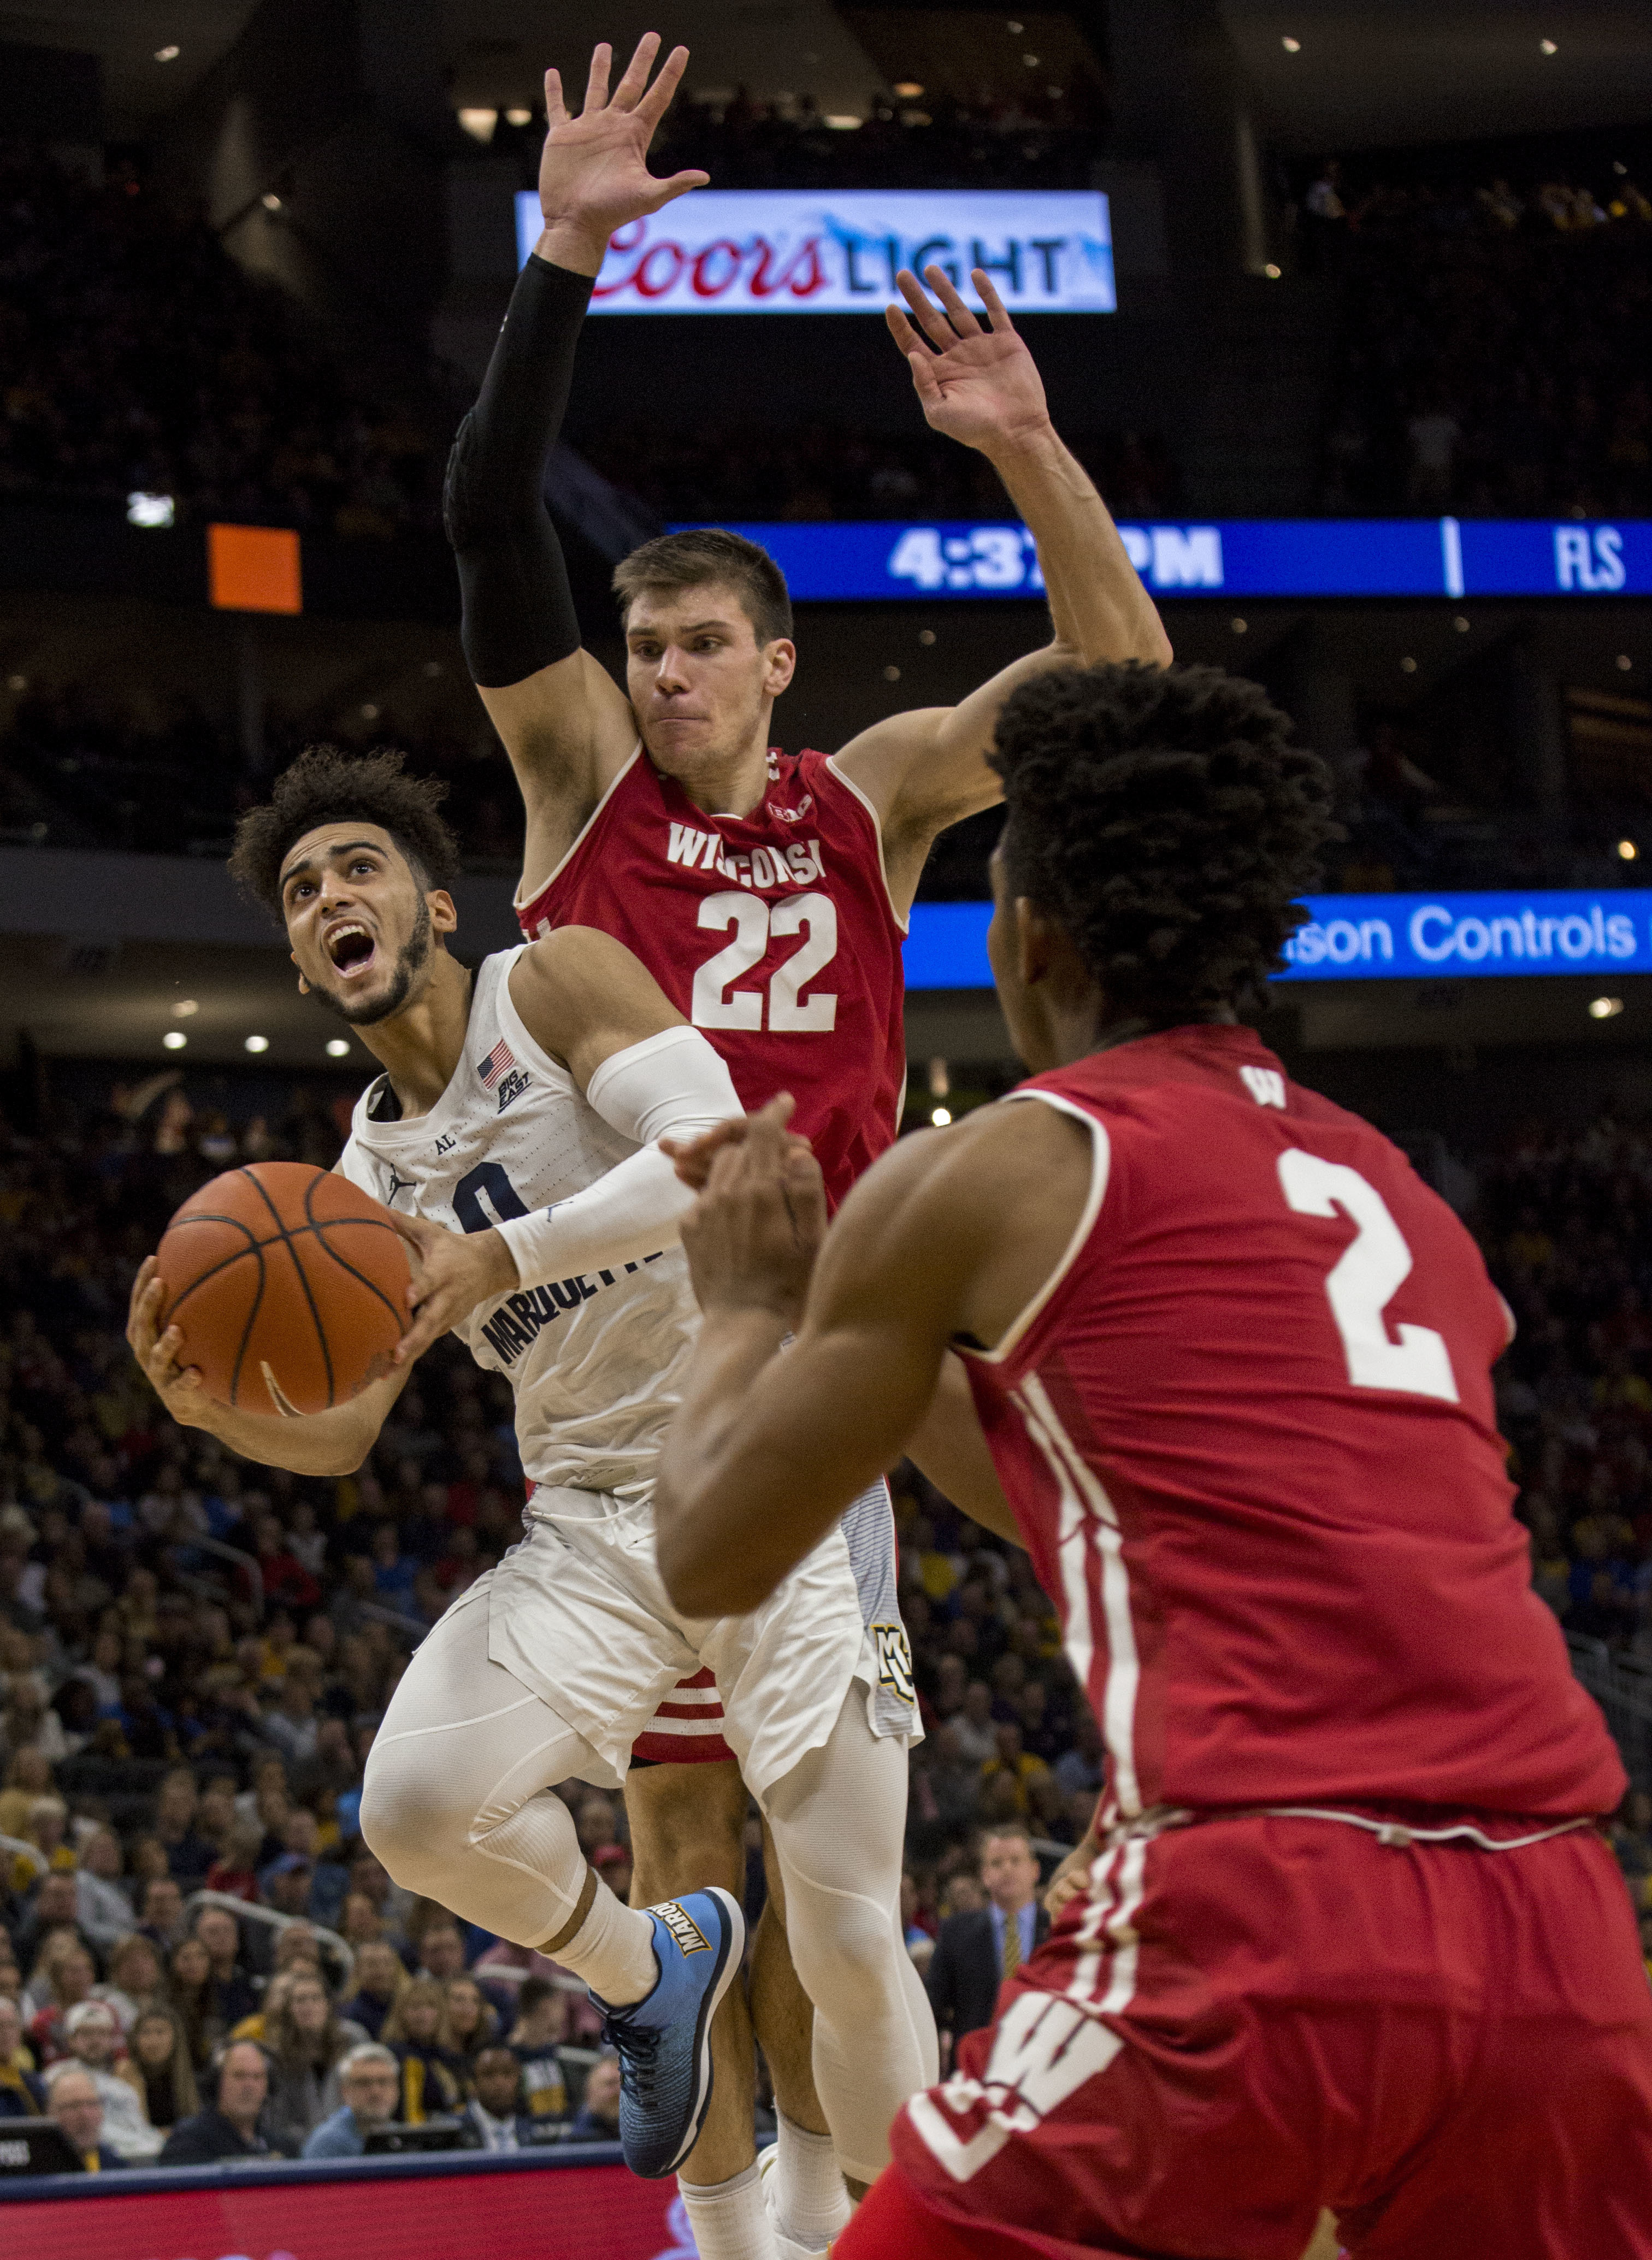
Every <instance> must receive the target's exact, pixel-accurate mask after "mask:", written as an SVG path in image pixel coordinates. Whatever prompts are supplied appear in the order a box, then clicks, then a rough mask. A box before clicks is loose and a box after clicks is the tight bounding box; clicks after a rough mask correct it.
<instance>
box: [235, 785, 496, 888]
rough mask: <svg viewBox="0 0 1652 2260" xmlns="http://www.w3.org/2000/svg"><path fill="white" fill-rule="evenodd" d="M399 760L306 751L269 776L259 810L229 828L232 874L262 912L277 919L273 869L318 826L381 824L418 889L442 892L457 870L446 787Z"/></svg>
mask: <svg viewBox="0 0 1652 2260" xmlns="http://www.w3.org/2000/svg"><path fill="white" fill-rule="evenodd" d="M406 761H407V756H406V755H405V754H398V753H395V752H392V751H391V750H390V748H389V747H379V748H378V749H377V750H376V751H375V752H373V753H370V754H347V753H344V752H342V751H341V750H340V748H339V747H337V746H325V745H318V746H306V747H304V751H303V753H301V754H300V755H299V756H298V758H297V761H296V762H293V763H292V765H291V766H290V768H288V769H283V770H282V773H281V775H280V776H278V777H277V778H276V779H275V791H274V793H273V794H272V795H271V797H270V798H269V799H268V801H267V802H266V803H265V805H264V806H263V807H262V808H250V809H248V810H247V813H246V815H245V816H243V817H242V819H240V823H239V824H238V825H237V826H236V827H235V846H234V848H233V850H232V853H231V855H230V870H231V873H232V876H234V877H235V878H236V879H237V880H238V881H239V882H240V884H241V885H242V886H243V887H245V888H246V890H247V893H248V894H250V895H252V896H253V897H254V898H255V899H256V900H257V901H259V902H261V903H262V904H263V905H264V907H265V909H266V910H268V911H273V912H275V915H276V916H277V917H279V916H280V915H281V867H282V863H283V862H284V861H285V860H286V855H287V851H288V849H289V848H290V847H291V846H292V844H293V842H294V840H302V839H303V838H304V834H305V833H306V832H313V831H314V830H315V828H316V826H317V825H318V824H339V823H346V822H354V823H361V824H377V825H381V826H383V829H384V830H385V831H386V832H388V833H390V837H391V839H392V840H395V842H396V844H397V847H399V848H400V849H401V851H402V853H403V855H405V856H406V858H407V861H408V863H409V865H410V866H411V869H412V872H413V876H415V877H416V878H417V879H418V883H419V885H420V886H421V887H424V888H426V889H428V888H431V887H445V886H447V885H448V884H449V883H450V882H451V881H452V879H453V876H454V873H455V872H456V871H457V869H458V868H459V842H458V841H457V840H455V839H454V835H453V833H452V831H451V829H450V828H449V826H448V825H447V822H446V820H445V819H443V817H442V815H441V805H442V802H443V801H444V800H445V799H446V798H447V786H446V785H445V784H444V783H442V782H441V780H440V778H439V777H416V776H407V775H406V773H405V764H406Z"/></svg>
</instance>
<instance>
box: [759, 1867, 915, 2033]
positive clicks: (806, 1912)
mask: <svg viewBox="0 0 1652 2260" xmlns="http://www.w3.org/2000/svg"><path fill="white" fill-rule="evenodd" d="M792 1892H793V1898H792V1908H793V1913H792V1919H791V1920H790V1923H789V1924H788V1926H787V1935H788V1937H789V1938H790V1942H791V1957H792V1961H793V1963H795V1965H796V1967H797V1976H798V1977H799V1979H800V1980H801V1982H802V1985H803V1988H804V1991H805V1992H806V1993H807V1994H808V1995H809V1998H810V1999H811V2000H812V2001H813V2002H814V2004H815V2006H817V2007H818V2008H826V2007H827V2006H828V2005H830V2013H832V2014H833V2017H834V2020H835V2019H836V2018H838V2017H840V2016H841V2015H843V2014H845V2013H847V2014H851V2015H855V2016H857V2017H858V2016H860V2015H862V2014H865V2015H876V2014H878V2013H881V2012H882V2010H883V2007H884V2006H886V2005H887V2001H888V1999H889V1997H890V1986H891V1985H892V1984H894V1983H896V1982H898V1973H897V1971H896V1967H895V1956H896V1955H897V1953H898V1952H899V1951H901V1950H902V1949H901V1948H900V1942H899V1937H898V1932H897V1930H896V1927H895V1924H894V1921H893V1920H892V1918H891V1917H890V1915H889V1914H888V1913H885V1911H884V1910H883V1909H882V1908H881V1907H878V1906H876V1905H874V1904H873V1902H872V1901H870V1900H869V1899H860V1898H851V1897H847V1896H846V1895H843V1894H840V1893H831V1894H828V1893H826V1892H812V1891H805V1892H803V1893H799V1892H798V1890H797V1885H796V1883H795V1881H794V1883H793V1885H792Z"/></svg>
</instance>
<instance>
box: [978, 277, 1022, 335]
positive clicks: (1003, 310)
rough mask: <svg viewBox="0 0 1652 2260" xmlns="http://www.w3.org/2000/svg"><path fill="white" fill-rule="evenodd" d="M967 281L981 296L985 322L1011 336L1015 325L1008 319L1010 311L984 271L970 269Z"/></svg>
mask: <svg viewBox="0 0 1652 2260" xmlns="http://www.w3.org/2000/svg"><path fill="white" fill-rule="evenodd" d="M969 280H970V281H971V282H972V283H974V284H975V286H976V290H978V291H979V293H980V295H981V303H982V304H983V306H984V307H985V308H986V310H987V320H988V323H989V324H990V326H991V327H992V328H993V329H995V330H1004V331H1007V332H1008V333H1010V335H1011V336H1013V335H1014V333H1015V324H1014V323H1013V322H1012V320H1011V319H1010V310H1009V308H1008V307H1007V306H1006V305H1005V303H1004V301H1003V299H1002V298H1000V297H999V296H998V292H997V291H996V290H994V289H993V287H992V283H991V281H990V278H989V276H988V275H987V274H986V273H985V271H984V269H983V268H979V267H972V268H970V269H969Z"/></svg>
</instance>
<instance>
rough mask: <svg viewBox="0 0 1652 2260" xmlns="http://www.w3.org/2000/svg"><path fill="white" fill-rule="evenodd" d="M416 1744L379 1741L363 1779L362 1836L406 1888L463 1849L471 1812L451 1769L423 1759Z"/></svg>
mask: <svg viewBox="0 0 1652 2260" xmlns="http://www.w3.org/2000/svg"><path fill="white" fill-rule="evenodd" d="M418 1747H419V1746H418V1745H411V1746H410V1745H409V1744H407V1743H405V1742H392V1743H390V1744H388V1745H386V1744H385V1743H383V1742H378V1743H375V1745H374V1747H373V1749H372V1750H371V1752H370V1753H369V1755H368V1762H367V1770H366V1773H365V1774H364V1776H363V1777H362V1782H361V1841H362V1842H363V1843H364V1844H365V1845H366V1846H367V1848H368V1851H369V1852H371V1853H372V1855H373V1856H374V1858H375V1860H377V1861H378V1862H379V1863H380V1865H381V1866H382V1867H383V1869H384V1870H385V1872H386V1874H387V1875H388V1876H390V1879H391V1880H392V1882H394V1883H397V1884H399V1885H401V1886H402V1887H403V1889H404V1890H407V1891H416V1890H418V1889H419V1888H420V1887H421V1878H423V1877H427V1876H428V1875H429V1874H430V1872H431V1871H432V1870H433V1869H435V1868H438V1867H440V1866H443V1865H445V1864H446V1863H447V1861H448V1860H449V1859H450V1858H451V1856H452V1855H453V1854H454V1852H455V1851H460V1850H462V1849H463V1848H464V1845H465V1843H466V1841H467V1838H468V1832H469V1827H470V1820H471V1816H472V1811H473V1802H472V1800H471V1799H470V1798H469V1796H468V1794H465V1793H462V1792H460V1788H459V1784H457V1783H456V1782H455V1781H454V1775H453V1770H452V1769H451V1768H448V1769H443V1768H441V1767H438V1766H433V1765H427V1764H426V1763H423V1762H422V1761H421V1760H420V1759H419V1758H418V1757H416V1756H413V1755H412V1751H413V1749H417V1748H418Z"/></svg>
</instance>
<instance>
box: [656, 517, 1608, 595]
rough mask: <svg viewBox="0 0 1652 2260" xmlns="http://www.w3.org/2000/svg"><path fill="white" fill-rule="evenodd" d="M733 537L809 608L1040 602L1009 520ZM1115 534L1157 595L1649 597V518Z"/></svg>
mask: <svg viewBox="0 0 1652 2260" xmlns="http://www.w3.org/2000/svg"><path fill="white" fill-rule="evenodd" d="M734 530H735V531H736V532H737V533H743V534H745V535H746V536H747V538H748V539H749V540H753V541H758V542H761V543H762V546H763V547H764V548H765V549H767V550H768V551H769V554H770V555H771V556H772V557H773V558H774V560H775V561H776V564H778V565H779V567H780V569H781V570H782V572H783V573H784V575H785V576H786V579H787V582H788V583H790V589H791V593H792V595H793V597H796V598H797V599H798V600H799V601H801V602H805V603H806V602H809V601H815V602H831V601H833V600H834V599H835V600H837V601H840V602H841V601H848V602H855V603H862V602H864V601H866V600H867V599H868V598H872V599H874V600H876V598H879V597H892V598H896V599H900V598H907V599H911V598H913V597H931V598H933V597H1023V598H1025V597H1038V596H1041V595H1042V593H1043V588H1044V583H1043V579H1042V577H1041V575H1040V572H1039V569H1038V558H1037V555H1036V554H1035V552H1034V549H1033V537H1032V535H1031V534H1030V533H1028V532H1027V531H1026V527H1025V526H1019V525H1016V524H1015V523H1013V522H1012V521H1010V522H1005V521H995V522H993V523H991V524H987V525H982V524H977V523H974V522H971V521H969V520H964V519H936V520H933V521H932V522H931V523H929V524H927V525H914V524H905V523H899V522H896V523H890V522H888V521H886V520H883V519H871V520H862V521H853V520H844V519H840V520H835V521H833V522H831V523H828V524H825V525H806V524H800V523H797V522H795V521H791V520H784V521H779V522H772V521H765V522H763V523H761V524H757V525H740V526H737V527H736V528H735V529H734ZM673 531H676V529H675V528H674V529H673ZM1119 538H1120V540H1122V541H1123V543H1124V546H1125V548H1126V552H1127V553H1128V554H1129V558H1130V561H1131V563H1132V564H1133V565H1134V567H1135V569H1136V570H1137V572H1138V573H1140V574H1141V578H1142V580H1143V581H1144V582H1145V583H1146V584H1147V586H1148V588H1149V589H1151V590H1153V592H1154V594H1155V596H1165V597H1643V596H1648V595H1652V519H1617V520H1615V521H1614V522H1613V524H1611V525H1606V524H1604V523H1594V524H1589V525H1577V524H1576V523H1574V522H1572V521H1570V520H1568V521H1566V522H1565V523H1564V524H1555V523H1552V522H1551V521H1550V520H1548V519H1455V518H1440V519H1434V518H1372V519H1346V518H1345V519H1334V518H1305V519H1290V518H1238V519H1233V518H1230V519H1220V520H1218V521H1217V522H1215V523H1213V524H1207V525H1202V526H1190V525H1176V526H1168V525H1166V526H1120V527H1119Z"/></svg>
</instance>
